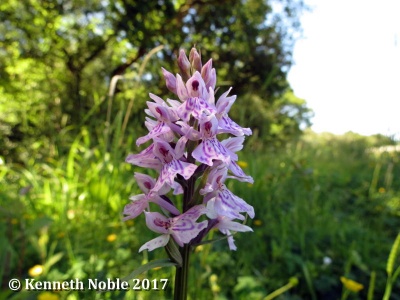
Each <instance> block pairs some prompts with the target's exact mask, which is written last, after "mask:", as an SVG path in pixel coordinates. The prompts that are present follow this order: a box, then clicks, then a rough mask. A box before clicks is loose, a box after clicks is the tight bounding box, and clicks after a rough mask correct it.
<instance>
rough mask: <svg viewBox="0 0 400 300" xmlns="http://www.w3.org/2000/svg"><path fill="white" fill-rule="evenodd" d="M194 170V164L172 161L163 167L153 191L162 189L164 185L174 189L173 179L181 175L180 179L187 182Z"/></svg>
mask: <svg viewBox="0 0 400 300" xmlns="http://www.w3.org/2000/svg"><path fill="white" fill-rule="evenodd" d="M196 168H197V166H196V165H195V164H191V163H187V162H183V161H180V160H176V159H174V160H172V161H171V162H169V163H167V164H165V165H164V166H163V168H162V170H161V172H160V176H159V177H158V180H157V182H156V184H155V186H154V188H153V190H154V191H158V190H159V189H161V188H163V186H164V184H168V185H169V186H170V187H174V179H175V177H176V175H177V174H180V175H182V177H183V178H185V179H186V180H187V179H189V178H190V177H191V176H192V175H193V173H194V171H195V170H196Z"/></svg>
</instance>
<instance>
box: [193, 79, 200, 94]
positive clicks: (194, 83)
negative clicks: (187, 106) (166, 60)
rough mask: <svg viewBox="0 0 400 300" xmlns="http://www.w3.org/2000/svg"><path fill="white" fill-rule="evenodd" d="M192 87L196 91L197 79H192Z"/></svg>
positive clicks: (197, 87)
mask: <svg viewBox="0 0 400 300" xmlns="http://www.w3.org/2000/svg"><path fill="white" fill-rule="evenodd" d="M192 87H193V90H195V91H197V90H198V89H199V82H198V81H197V80H193V82H192Z"/></svg>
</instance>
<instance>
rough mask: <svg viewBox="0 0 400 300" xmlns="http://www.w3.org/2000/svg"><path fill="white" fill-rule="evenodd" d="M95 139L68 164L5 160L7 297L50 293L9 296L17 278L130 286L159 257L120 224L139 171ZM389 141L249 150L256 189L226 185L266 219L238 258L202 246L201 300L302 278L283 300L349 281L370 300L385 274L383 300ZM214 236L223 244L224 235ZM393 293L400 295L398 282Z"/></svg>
mask: <svg viewBox="0 0 400 300" xmlns="http://www.w3.org/2000/svg"><path fill="white" fill-rule="evenodd" d="M121 123H122V118H117V119H116V121H115V122H114V123H113V126H112V129H113V130H112V131H111V134H110V138H111V144H112V145H114V144H115V143H114V142H113V141H115V140H118V139H119V136H118V134H117V133H116V132H117V130H116V129H117V128H118V127H120V126H121ZM88 133H89V132H88V131H87V129H86V128H82V130H81V133H80V134H79V135H78V136H77V137H76V138H75V139H74V142H73V144H72V146H71V148H70V151H69V152H68V153H67V155H64V154H62V155H59V156H57V157H55V158H56V159H53V160H49V161H47V162H35V160H34V159H33V158H32V159H31V160H30V161H29V164H28V166H27V167H26V168H25V167H21V166H19V165H10V164H4V162H2V171H1V173H0V180H1V185H2V186H7V189H2V190H1V191H0V193H1V197H0V198H1V204H0V207H1V210H0V214H1V215H0V217H1V220H2V221H1V222H0V224H1V225H0V226H1V227H0V229H1V230H0V239H1V244H2V247H1V251H0V258H1V259H2V264H1V266H2V267H1V279H2V291H1V294H0V295H1V297H6V295H8V296H9V297H14V298H13V299H28V297H31V298H32V299H36V297H37V296H38V294H40V293H31V292H21V293H16V294H10V291H9V290H8V288H7V283H8V280H9V279H11V278H36V279H42V280H69V279H71V278H80V279H82V280H88V279H89V278H98V279H99V280H100V279H105V278H123V277H124V276H127V275H128V274H130V273H131V272H132V270H134V269H136V268H138V267H139V266H141V265H143V264H145V263H146V262H147V261H150V260H153V259H157V258H158V257H157V253H149V256H148V257H145V259H144V260H143V259H142V255H138V254H137V253H136V250H134V249H138V248H139V246H140V245H142V244H143V243H144V242H146V241H147V239H148V238H149V237H148V236H143V235H141V234H140V233H141V232H142V231H143V230H144V228H142V226H143V223H144V220H143V219H142V220H138V221H137V222H135V223H134V226H132V224H128V226H126V224H125V223H124V222H121V208H122V207H123V206H124V204H125V203H126V199H127V197H129V195H130V193H133V194H134V193H135V191H133V189H134V187H135V186H136V185H135V184H134V182H133V177H132V176H131V174H132V172H133V171H135V170H132V167H131V166H130V165H129V164H126V163H123V162H122V161H123V157H125V155H126V153H125V150H121V148H119V147H113V148H112V149H111V150H112V151H111V152H105V151H104V149H105V148H104V140H103V136H102V135H101V136H100V137H99V138H97V139H94V138H93V137H91V136H90V135H89V134H88ZM129 140H130V142H132V141H134V140H135V137H131V138H130V139H129ZM388 142H390V140H388V139H386V140H385V139H383V138H382V137H369V138H366V137H362V136H358V135H355V134H347V135H345V136H342V137H338V136H333V135H315V134H312V133H308V134H307V135H306V136H305V137H304V138H303V139H302V140H300V141H298V142H293V143H291V144H288V145H287V146H286V147H285V148H284V150H278V151H276V150H273V149H268V148H264V149H262V151H260V152H254V151H252V152H247V153H244V154H243V155H242V156H241V161H242V162H241V164H242V167H243V168H245V170H246V172H247V173H249V174H252V175H253V177H254V179H255V184H254V185H253V186H249V187H248V188H246V191H244V190H242V189H241V185H236V184H234V182H228V184H231V185H230V186H229V188H231V189H233V190H234V192H235V193H236V194H238V195H240V196H242V197H246V199H248V201H249V203H251V204H252V205H254V206H255V209H256V212H257V214H256V219H255V220H254V221H252V224H248V225H251V226H252V227H253V228H254V233H253V234H246V235H242V234H236V235H235V240H236V243H237V246H238V249H239V250H238V252H237V253H229V252H227V251H226V248H227V246H226V241H220V242H217V243H213V244H204V245H201V246H198V248H196V250H195V251H196V252H197V255H195V256H193V258H194V259H193V260H192V264H193V267H194V268H193V269H192V270H196V271H192V272H191V274H190V282H189V283H190V287H191V291H190V294H191V298H192V299H212V298H214V299H261V298H263V297H266V296H267V295H268V294H270V293H273V292H274V291H275V292H276V291H277V290H279V289H280V288H284V287H285V286H287V285H288V282H289V284H290V282H292V281H291V280H294V279H293V278H297V279H298V285H291V289H289V290H288V291H286V292H285V293H284V294H282V295H281V296H280V297H281V298H282V299H313V298H314V299H331V298H332V299H337V298H339V297H340V295H341V291H342V285H341V282H340V277H341V276H345V277H346V278H349V279H352V280H354V281H356V282H359V283H361V284H362V285H363V286H364V287H365V288H364V289H363V290H361V291H360V292H358V293H357V294H354V293H353V294H351V295H349V299H365V298H366V295H367V291H368V290H369V284H370V277H371V276H372V274H373V273H376V279H375V283H374V289H373V292H372V293H373V296H374V298H373V299H381V298H382V296H383V294H384V291H385V286H386V278H387V275H386V268H387V259H388V256H389V253H390V250H391V248H392V244H393V242H394V240H395V238H396V236H397V234H398V230H397V229H398V228H399V225H400V224H399V222H400V219H399V216H400V204H399V199H400V195H399V189H400V182H399V180H398V178H400V177H399V175H400V168H399V155H398V153H396V152H393V153H388V152H383V153H380V154H378V153H377V152H372V151H370V149H371V147H376V146H381V145H383V144H386V143H388ZM250 146H251V145H250ZM366 150H368V151H366ZM246 164H247V166H246ZM378 165H380V167H379V171H376V168H377V166H378ZM390 176H391V178H392V181H391V182H390V181H388V178H389V177H390ZM137 192H139V191H137ZM241 194H242V195H241ZM244 194H245V195H244ZM10 203H12V205H10ZM154 236H156V234H155V235H154ZM213 238H214V239H218V238H219V236H218V234H217V232H215V233H214V236H213ZM211 248H213V250H212V251H210V250H211ZM392 252H393V251H392ZM160 256H164V255H162V253H161V254H160ZM196 257H198V259H195V258H196ZM391 257H392V258H391V263H390V265H392V264H393V265H394V266H395V268H396V267H397V266H398V265H399V258H398V256H397V257H394V256H393V255H391ZM393 257H394V258H393ZM35 265H42V266H43V267H44V270H43V272H42V273H41V274H40V275H39V277H31V276H32V275H30V274H31V273H32V272H30V269H31V268H32V267H34V266H35ZM292 277H293V278H292ZM141 278H149V279H160V278H167V279H169V280H170V281H171V280H172V278H173V274H172V269H168V268H163V269H160V270H151V271H148V272H147V273H144V274H143V275H142V277H141ZM291 278H292V279H291ZM392 288H393V291H395V290H398V289H399V288H400V286H399V282H398V281H396V282H393V286H392ZM90 293H92V294H90ZM155 293H157V294H155ZM171 293H172V291H171V289H170V287H169V288H167V290H165V291H159V292H154V291H153V292H149V291H141V292H137V293H135V294H134V293H132V291H130V292H123V291H120V292H118V291H116V292H107V293H104V294H102V295H101V297H102V299H124V298H125V299H139V298H140V297H142V298H143V299H152V297H153V298H154V296H155V295H156V296H157V297H158V298H161V299H163V298H165V299H168V298H170V297H171ZM56 295H58V296H59V297H61V299H81V298H83V297H84V298H85V299H86V298H91V297H92V298H95V297H96V292H94V291H86V292H78V291H70V292H67V291H64V292H61V293H57V294H56ZM330 297H331V298H330ZM392 298H393V299H399V298H398V295H396V294H395V293H392Z"/></svg>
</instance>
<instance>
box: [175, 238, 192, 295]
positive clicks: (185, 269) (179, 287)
mask: <svg viewBox="0 0 400 300" xmlns="http://www.w3.org/2000/svg"><path fill="white" fill-rule="evenodd" d="M181 255H182V266H181V267H177V268H176V273H175V289H174V300H186V298H187V291H188V288H187V283H188V277H189V258H190V245H184V246H183V247H182V248H181Z"/></svg>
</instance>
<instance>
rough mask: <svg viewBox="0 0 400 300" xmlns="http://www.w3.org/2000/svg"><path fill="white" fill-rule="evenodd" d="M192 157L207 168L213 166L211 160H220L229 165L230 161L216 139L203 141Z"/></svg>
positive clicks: (226, 151)
mask: <svg viewBox="0 0 400 300" xmlns="http://www.w3.org/2000/svg"><path fill="white" fill-rule="evenodd" d="M192 156H193V157H194V158H195V159H196V160H197V161H199V162H201V163H204V164H206V165H209V166H212V165H213V159H217V160H222V161H223V162H225V163H226V164H229V162H230V160H231V158H230V156H229V153H228V150H227V149H226V148H225V147H224V146H223V145H222V144H221V143H220V142H219V141H218V140H217V139H216V138H210V139H206V140H203V141H202V142H201V143H200V144H199V145H198V146H197V147H196V149H194V151H193V152H192Z"/></svg>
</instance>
